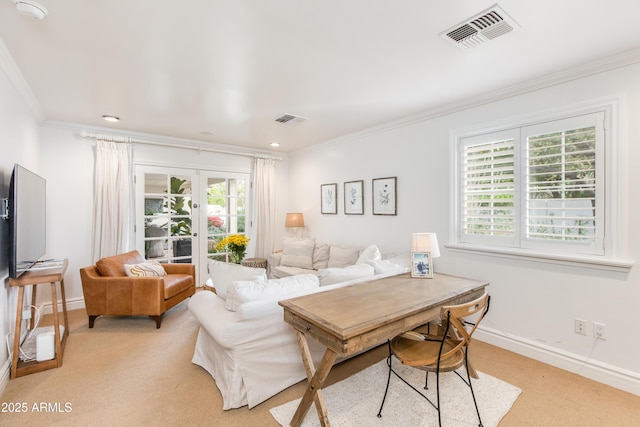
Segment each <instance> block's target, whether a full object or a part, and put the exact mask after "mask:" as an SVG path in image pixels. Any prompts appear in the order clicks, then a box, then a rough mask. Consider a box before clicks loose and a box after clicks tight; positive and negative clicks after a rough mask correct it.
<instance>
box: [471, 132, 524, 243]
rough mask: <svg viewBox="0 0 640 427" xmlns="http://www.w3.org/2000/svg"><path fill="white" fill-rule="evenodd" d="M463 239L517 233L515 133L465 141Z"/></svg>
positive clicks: (505, 238)
mask: <svg viewBox="0 0 640 427" xmlns="http://www.w3.org/2000/svg"><path fill="white" fill-rule="evenodd" d="M462 155H463V178H462V179H463V192H462V194H463V201H462V209H463V212H464V215H463V224H462V234H463V241H482V240H486V239H485V236H490V237H493V238H495V239H494V240H496V242H499V241H512V239H513V237H514V235H515V233H516V210H515V209H516V206H515V195H516V187H515V179H514V178H515V134H514V133H513V132H509V131H507V132H502V133H499V134H491V135H483V136H480V137H475V138H468V139H466V140H465V143H464V144H463V153H462Z"/></svg>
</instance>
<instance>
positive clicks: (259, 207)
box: [248, 158, 276, 258]
mask: <svg viewBox="0 0 640 427" xmlns="http://www.w3.org/2000/svg"><path fill="white" fill-rule="evenodd" d="M275 164H276V161H275V160H273V159H260V158H256V159H255V160H254V165H253V166H254V169H253V170H254V174H253V189H254V191H253V203H252V205H253V207H254V209H253V215H252V223H253V225H254V227H253V237H252V239H251V242H249V243H250V247H249V251H248V252H249V253H253V254H254V256H256V257H259V258H266V257H267V256H268V255H269V254H270V253H271V252H273V247H274V241H275V216H276V215H275V211H276V209H275ZM251 246H252V247H251ZM252 249H253V250H252Z"/></svg>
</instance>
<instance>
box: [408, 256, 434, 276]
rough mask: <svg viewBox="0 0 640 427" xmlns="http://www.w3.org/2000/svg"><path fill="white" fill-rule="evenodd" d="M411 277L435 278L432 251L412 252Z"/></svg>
mask: <svg viewBox="0 0 640 427" xmlns="http://www.w3.org/2000/svg"><path fill="white" fill-rule="evenodd" d="M411 277H417V278H422V279H431V278H433V262H432V260H431V252H411Z"/></svg>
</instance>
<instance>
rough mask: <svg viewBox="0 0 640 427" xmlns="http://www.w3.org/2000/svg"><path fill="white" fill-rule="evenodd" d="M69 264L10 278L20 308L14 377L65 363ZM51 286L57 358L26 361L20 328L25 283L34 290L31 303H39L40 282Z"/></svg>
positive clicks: (64, 263)
mask: <svg viewBox="0 0 640 427" xmlns="http://www.w3.org/2000/svg"><path fill="white" fill-rule="evenodd" d="M68 265H69V260H68V259H64V260H63V261H62V264H61V265H59V266H53V267H51V268H36V269H33V270H29V271H27V272H25V273H23V274H22V275H21V276H20V277H18V278H17V279H9V286H12V287H13V286H18V310H17V313H16V328H15V333H14V336H13V358H12V360H11V378H12V379H13V378H18V377H21V376H23V375H28V374H32V373H34V372H40V371H44V370H47V369H52V368H58V367H60V366H62V355H63V353H64V346H65V344H66V343H67V337H68V336H69V320H68V319H67V298H66V295H65V293H64V273H65V271H66V270H67V266H68ZM47 283H49V284H50V285H51V309H52V312H53V332H54V339H55V352H56V353H55V357H54V358H53V359H51V360H45V361H42V362H37V361H30V362H24V361H21V360H20V357H19V352H20V329H21V326H22V310H23V304H24V288H25V286H33V290H32V292H31V305H34V306H35V304H36V291H37V285H40V284H47ZM56 283H60V293H61V296H62V315H63V322H64V333H63V334H62V337H61V336H60V319H59V313H58V299H57V293H56ZM34 314H35V313H34V309H33V308H32V309H31V322H30V326H29V329H30V330H31V329H33V327H34V324H33V318H34Z"/></svg>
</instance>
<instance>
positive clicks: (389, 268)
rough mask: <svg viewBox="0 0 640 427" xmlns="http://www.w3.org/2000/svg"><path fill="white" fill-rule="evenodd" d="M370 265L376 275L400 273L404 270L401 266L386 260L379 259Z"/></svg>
mask: <svg viewBox="0 0 640 427" xmlns="http://www.w3.org/2000/svg"><path fill="white" fill-rule="evenodd" d="M371 265H372V266H373V268H374V269H375V271H376V274H386V273H392V272H394V271H398V272H401V271H403V270H405V269H403V267H402V266H401V265H398V264H396V263H394V262H391V261H389V260H388V259H381V260H378V261H374V262H373V263H371Z"/></svg>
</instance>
